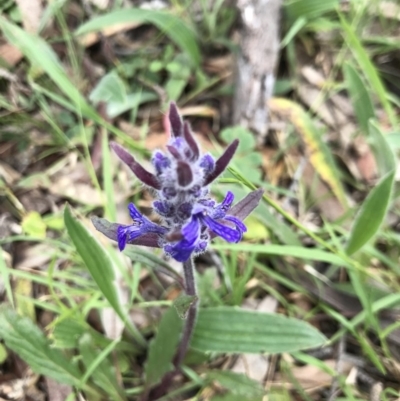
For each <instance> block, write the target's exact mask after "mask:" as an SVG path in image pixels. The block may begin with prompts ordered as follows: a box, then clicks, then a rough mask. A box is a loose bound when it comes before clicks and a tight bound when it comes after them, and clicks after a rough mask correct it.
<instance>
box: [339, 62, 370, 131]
mask: <svg viewBox="0 0 400 401" xmlns="http://www.w3.org/2000/svg"><path fill="white" fill-rule="evenodd" d="M343 72H344V76H345V81H346V87H347V89H348V91H349V93H350V98H351V101H352V104H353V108H354V113H355V115H356V117H357V120H358V123H359V124H360V127H361V128H362V130H363V131H364V134H366V135H368V121H369V119H370V118H373V117H375V112H374V106H373V104H372V100H371V96H370V94H369V92H368V90H367V88H366V86H365V83H364V82H363V80H362V78H361V76H360V74H359V73H358V71H357V70H356V69H355V68H354V66H353V65H352V63H346V64H344V66H343Z"/></svg>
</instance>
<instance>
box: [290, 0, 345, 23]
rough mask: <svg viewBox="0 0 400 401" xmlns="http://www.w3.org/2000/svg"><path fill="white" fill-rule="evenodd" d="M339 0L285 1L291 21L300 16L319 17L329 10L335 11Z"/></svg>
mask: <svg viewBox="0 0 400 401" xmlns="http://www.w3.org/2000/svg"><path fill="white" fill-rule="evenodd" d="M338 6H339V0H324V1H321V0H291V1H287V2H285V5H284V7H285V11H286V14H287V17H288V19H289V20H291V21H295V20H296V19H298V18H307V19H312V18H318V17H320V16H322V15H323V14H325V13H326V12H329V11H335V10H336V8H337V7H338Z"/></svg>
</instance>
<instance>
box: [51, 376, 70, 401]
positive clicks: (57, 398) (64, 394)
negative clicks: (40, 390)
mask: <svg viewBox="0 0 400 401" xmlns="http://www.w3.org/2000/svg"><path fill="white" fill-rule="evenodd" d="M45 381H46V387H47V394H48V398H49V400H51V401H65V400H66V399H67V398H68V396H69V395H70V394H71V393H72V387H70V386H68V385H66V384H61V383H58V382H56V381H55V380H53V379H51V378H50V377H45Z"/></svg>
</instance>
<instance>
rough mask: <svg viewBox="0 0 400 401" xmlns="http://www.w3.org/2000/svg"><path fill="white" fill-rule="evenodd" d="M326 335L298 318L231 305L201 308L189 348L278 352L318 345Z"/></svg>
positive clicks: (324, 339) (216, 350) (322, 342)
mask: <svg viewBox="0 0 400 401" xmlns="http://www.w3.org/2000/svg"><path fill="white" fill-rule="evenodd" d="M325 341H326V338H325V337H324V336H323V335H322V334H321V333H320V332H319V331H318V330H316V329H315V328H314V327H312V326H310V325H309V324H308V323H306V322H303V321H301V320H297V319H293V318H288V317H285V316H283V315H278V314H272V313H260V312H252V311H247V310H242V309H238V308H234V307H216V308H208V309H201V310H200V313H199V317H198V320H197V323H196V327H195V330H194V335H193V339H192V342H191V347H192V348H195V349H197V350H199V351H203V352H224V353H240V352H246V353H259V352H267V353H280V352H293V351H299V350H302V349H307V348H315V347H318V346H320V345H322V344H324V342H325Z"/></svg>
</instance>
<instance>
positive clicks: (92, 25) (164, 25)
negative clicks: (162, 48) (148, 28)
mask: <svg viewBox="0 0 400 401" xmlns="http://www.w3.org/2000/svg"><path fill="white" fill-rule="evenodd" d="M130 22H138V23H143V24H154V25H155V26H156V27H157V28H159V29H160V30H161V31H162V32H164V33H165V34H166V35H167V36H169V38H170V39H171V40H172V41H174V42H175V43H176V44H177V45H178V46H179V47H180V48H181V49H182V50H183V51H184V52H186V53H187V54H188V55H189V56H190V57H191V59H192V62H193V63H194V64H196V65H198V64H199V63H200V51H199V48H198V46H197V41H196V35H195V33H194V32H193V31H192V30H191V29H190V28H189V27H188V26H187V25H186V23H185V22H184V20H183V19H182V18H181V17H178V16H176V15H173V14H171V13H168V12H165V11H156V10H144V9H140V8H125V9H122V10H116V11H111V12H109V13H107V14H105V15H101V16H99V17H94V18H92V19H91V20H89V21H88V22H86V23H84V24H83V25H81V26H80V27H79V28H78V29H77V31H76V32H75V35H82V34H86V33H88V32H93V31H100V30H103V29H104V28H106V27H109V26H112V25H116V24H124V23H130Z"/></svg>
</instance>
